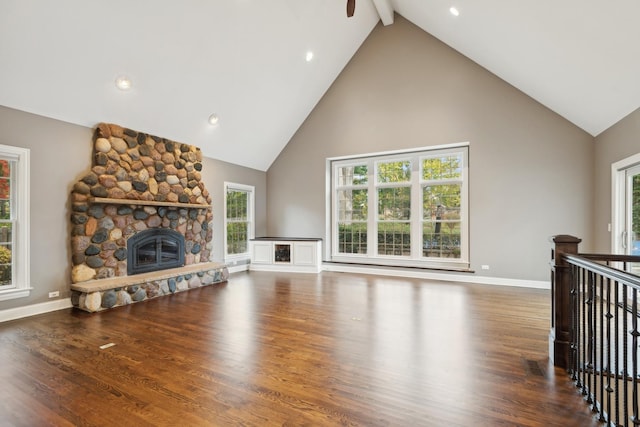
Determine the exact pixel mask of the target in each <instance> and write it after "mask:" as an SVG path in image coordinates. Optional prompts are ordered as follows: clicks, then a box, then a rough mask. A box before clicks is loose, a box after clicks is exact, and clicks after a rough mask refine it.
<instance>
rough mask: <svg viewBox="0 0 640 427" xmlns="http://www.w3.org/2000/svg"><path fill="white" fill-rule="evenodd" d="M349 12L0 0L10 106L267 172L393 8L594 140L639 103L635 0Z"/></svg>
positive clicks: (0, 67)
mask: <svg viewBox="0 0 640 427" xmlns="http://www.w3.org/2000/svg"><path fill="white" fill-rule="evenodd" d="M374 3H375V4H374ZM345 4H346V0H268V1H266V0H181V1H179V2H178V1H173V0H171V1H169V0H136V1H131V0H92V1H87V0H57V1H51V0H1V1H0V105H4V106H7V107H11V108H16V109H19V110H24V111H28V112H32V113H36V114H40V115H43V116H47V117H52V118H55V119H59V120H63V121H67V122H71V123H76V124H79V125H83V126H89V127H93V126H95V125H96V124H97V123H99V122H112V123H117V124H120V125H123V126H126V127H129V128H133V129H136V130H140V131H144V132H148V133H151V134H154V135H158V136H162V137H166V138H170V139H174V140H177V141H181V142H185V143H189V144H193V145H197V146H199V147H201V148H202V151H203V153H204V154H205V155H206V156H208V157H212V158H216V159H220V160H223V161H227V162H231V163H236V164H239V165H243V166H247V167H251V168H254V169H258V170H263V171H264V170H267V169H268V168H269V166H270V165H271V163H272V162H273V161H274V160H275V158H276V157H277V156H278V154H279V153H280V151H281V150H282V149H283V148H284V146H285V145H286V144H287V142H288V141H289V139H290V138H291V136H292V135H293V134H294V133H295V132H296V130H297V129H298V128H299V127H300V125H301V124H302V122H303V121H304V120H305V118H306V117H307V116H308V114H309V113H310V112H311V110H312V109H313V107H314V106H315V105H316V103H317V102H318V101H319V100H320V98H321V97H322V95H323V94H324V93H325V91H326V90H327V89H328V88H329V86H330V85H331V83H332V82H333V81H334V80H335V78H336V77H337V76H338V74H339V73H340V71H341V70H342V69H343V68H344V66H345V65H346V64H347V62H348V61H349V59H350V58H351V57H352V56H353V54H354V53H355V52H356V50H357V49H358V48H359V47H360V45H361V44H362V43H363V41H364V40H365V39H366V37H367V36H368V34H369V33H370V32H371V30H372V29H373V27H374V26H375V25H376V24H377V22H378V21H379V19H380V16H382V17H383V18H384V19H383V22H385V23H389V21H390V18H391V17H392V15H391V14H390V13H389V12H390V11H392V10H395V11H396V12H397V13H399V14H401V15H402V16H404V17H405V18H407V19H409V20H410V21H412V22H413V23H415V24H416V25H418V26H419V27H421V28H422V29H424V30H425V31H427V32H428V33H430V34H432V35H434V36H435V37H437V38H439V39H440V40H442V41H443V42H445V43H447V44H448V45H450V46H451V47H453V48H454V49H456V50H458V51H459V52H461V53H462V54H464V55H466V56H467V57H469V58H471V59H472V60H474V61H476V62H477V63H479V64H480V65H482V66H484V67H485V68H487V69H488V70H489V71H491V72H493V73H495V74H496V75H498V76H499V77H501V78H502V79H504V80H506V81H507V82H509V83H510V84H512V85H513V86H515V87H517V88H519V89H520V90H522V91H523V92H525V93H526V94H528V95H529V96H531V97H532V98H534V99H536V100H537V101H539V102H540V103H542V104H544V105H546V106H547V107H548V108H550V109H552V110H554V111H555V112H557V113H558V114H560V115H562V116H563V117H565V118H566V119H567V120H569V121H571V122H573V123H574V124H576V125H577V126H579V127H580V128H582V129H584V130H585V131H587V132H589V133H590V134H592V135H594V136H595V135H597V134H599V133H600V132H602V131H603V130H605V129H606V128H608V127H609V126H611V125H612V124H614V123H616V122H617V121H618V120H620V119H621V118H623V117H624V116H626V115H627V114H629V113H630V112H632V111H633V110H635V109H637V108H638V107H639V106H640V84H638V81H639V80H638V76H640V44H639V43H640V25H638V17H640V2H638V1H637V0H615V1H604V0H562V1H557V0H553V1H552V0H520V1H513V0H482V1H478V0H356V12H355V16H354V17H353V18H346V11H345ZM450 6H456V7H457V8H458V9H459V10H460V16H458V17H454V16H452V15H451V14H450V13H449V7H450ZM378 10H379V11H380V13H378ZM391 25H393V24H391ZM307 51H313V53H314V57H313V59H312V60H311V61H310V62H307V61H306V60H305V56H306V53H307ZM120 75H127V76H128V77H130V78H131V80H132V82H133V88H132V89H131V90H129V91H127V92H123V91H120V90H118V89H116V88H115V85H114V82H115V79H116V78H117V77H118V76H120ZM212 113H216V114H217V115H218V116H219V117H220V121H219V124H218V125H217V126H215V127H212V126H210V125H209V124H208V122H207V118H208V117H209V115H211V114H212Z"/></svg>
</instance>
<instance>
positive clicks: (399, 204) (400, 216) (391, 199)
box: [378, 187, 411, 221]
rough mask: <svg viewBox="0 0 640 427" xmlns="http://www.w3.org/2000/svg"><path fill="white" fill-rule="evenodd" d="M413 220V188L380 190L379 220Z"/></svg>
mask: <svg viewBox="0 0 640 427" xmlns="http://www.w3.org/2000/svg"><path fill="white" fill-rule="evenodd" d="M410 218H411V188H410V187H392V188H379V189H378V220H380V221H390V220H400V221H402V220H408V219H410Z"/></svg>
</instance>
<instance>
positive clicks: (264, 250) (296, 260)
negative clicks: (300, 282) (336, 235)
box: [250, 237, 322, 273]
mask: <svg viewBox="0 0 640 427" xmlns="http://www.w3.org/2000/svg"><path fill="white" fill-rule="evenodd" d="M250 268H251V270H255V271H291V272H295V273H319V272H320V271H321V269H322V240H321V239H304V238H273V237H260V238H257V239H253V240H251V267H250Z"/></svg>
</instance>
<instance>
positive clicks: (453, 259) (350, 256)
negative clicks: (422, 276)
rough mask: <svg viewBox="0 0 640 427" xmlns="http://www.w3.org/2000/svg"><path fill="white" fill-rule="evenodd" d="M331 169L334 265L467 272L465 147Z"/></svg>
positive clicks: (332, 163) (345, 161) (337, 162)
mask: <svg viewBox="0 0 640 427" xmlns="http://www.w3.org/2000/svg"><path fill="white" fill-rule="evenodd" d="M327 165H328V173H329V174H330V177H331V178H330V182H331V184H330V185H331V191H330V194H331V200H330V206H331V212H330V217H331V219H330V222H331V224H330V226H329V227H328V230H330V236H328V239H327V240H328V241H329V242H331V259H332V260H333V261H337V262H356V263H364V264H382V265H398V266H412V267H444V268H454V269H467V268H468V267H469V256H468V252H469V250H468V247H469V243H468V231H467V230H468V195H467V188H468V146H467V145H458V146H449V147H442V148H438V149H427V150H420V151H408V152H395V153H392V154H370V155H364V156H359V157H351V158H339V159H329V160H328V162H327Z"/></svg>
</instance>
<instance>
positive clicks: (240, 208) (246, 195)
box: [224, 182, 255, 260]
mask: <svg viewBox="0 0 640 427" xmlns="http://www.w3.org/2000/svg"><path fill="white" fill-rule="evenodd" d="M224 186H225V199H224V204H225V217H224V222H225V229H224V241H225V260H233V259H248V258H249V257H250V254H249V250H250V248H249V240H250V239H252V238H253V237H254V234H255V224H254V220H253V218H254V191H255V190H254V187H253V186H249V185H242V184H233V183H229V182H225V184H224Z"/></svg>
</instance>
